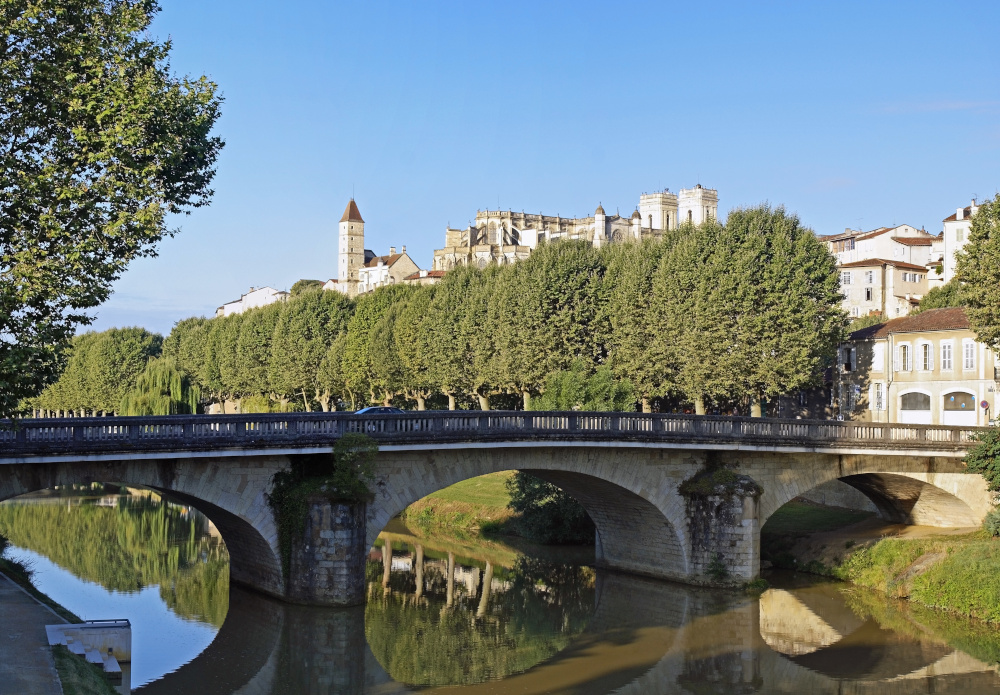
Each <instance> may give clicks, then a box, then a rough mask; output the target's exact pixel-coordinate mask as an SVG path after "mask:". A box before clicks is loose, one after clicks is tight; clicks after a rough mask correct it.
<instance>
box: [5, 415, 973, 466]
mask: <svg viewBox="0 0 1000 695" xmlns="http://www.w3.org/2000/svg"><path fill="white" fill-rule="evenodd" d="M980 429H981V428H968V427H945V426H938V425H901V424H887V423H869V422H836V421H827V420H785V419H762V418H749V417H724V416H698V415H679V414H664V413H621V412H615V413H581V412H524V411H418V412H412V413H401V414H387V415H356V414H354V413H291V414H244V415H171V416H157V417H98V418H64V419H63V418H60V419H51V418H46V419H29V420H19V421H14V422H10V421H7V422H5V423H0V463H2V462H4V461H8V462H10V461H12V460H13V459H17V460H19V461H23V460H24V458H23V457H31V456H40V455H58V454H106V453H136V452H143V451H149V452H166V451H179V452H180V451H194V450H198V451H205V450H208V451H215V450H225V449H246V448H255V449H267V448H275V449H287V448H290V447H292V448H300V447H309V446H317V447H321V446H330V445H332V444H333V442H334V441H336V440H337V439H338V438H339V437H341V436H342V435H344V434H346V433H350V432H360V433H364V434H367V435H369V436H371V437H372V438H373V439H375V440H376V441H378V442H379V443H380V444H382V445H421V444H424V445H446V444H460V443H464V444H469V443H483V444H489V443H491V442H514V443H516V442H526V443H529V442H530V443H538V442H568V441H573V442H581V441H588V442H609V443H627V442H635V443H647V444H654V445H655V444H662V445H668V446H669V445H684V444H690V445H698V446H702V447H709V448H710V447H712V446H722V447H726V448H739V447H741V446H743V447H754V446H756V447H768V448H770V447H781V448H801V449H806V450H826V451H829V450H834V449H852V448H853V449H864V450H873V451H878V450H902V451H911V450H912V451H931V452H940V453H942V454H951V455H955V454H956V453H960V452H963V451H964V450H965V449H967V448H968V447H969V446H970V445H971V444H972V443H973V441H974V435H975V434H976V432H977V431H979V430H980Z"/></svg>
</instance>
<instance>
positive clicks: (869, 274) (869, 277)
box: [865, 270, 875, 285]
mask: <svg viewBox="0 0 1000 695" xmlns="http://www.w3.org/2000/svg"><path fill="white" fill-rule="evenodd" d="M865 282H866V283H868V284H869V285H871V284H872V283H874V282H875V271H874V270H866V271H865Z"/></svg>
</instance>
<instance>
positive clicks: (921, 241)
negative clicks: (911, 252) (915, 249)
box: [892, 236, 934, 246]
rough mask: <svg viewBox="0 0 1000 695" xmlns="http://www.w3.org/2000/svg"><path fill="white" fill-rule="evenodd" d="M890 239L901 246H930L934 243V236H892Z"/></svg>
mask: <svg viewBox="0 0 1000 695" xmlns="http://www.w3.org/2000/svg"><path fill="white" fill-rule="evenodd" d="M892 240H893V241H896V242H899V243H900V244H902V245H903V246H930V245H931V244H933V243H934V237H929V236H918V237H912V236H894V237H893V238H892Z"/></svg>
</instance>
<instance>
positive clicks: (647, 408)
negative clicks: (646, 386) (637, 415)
mask: <svg viewBox="0 0 1000 695" xmlns="http://www.w3.org/2000/svg"><path fill="white" fill-rule="evenodd" d="M642 412H644V413H651V412H653V404H652V403H650V401H649V398H648V397H647V396H643V397H642Z"/></svg>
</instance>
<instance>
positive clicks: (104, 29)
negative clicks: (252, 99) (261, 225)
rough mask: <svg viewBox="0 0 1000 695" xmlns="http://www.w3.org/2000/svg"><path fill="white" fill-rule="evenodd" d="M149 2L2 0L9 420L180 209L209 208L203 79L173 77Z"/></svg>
mask: <svg viewBox="0 0 1000 695" xmlns="http://www.w3.org/2000/svg"><path fill="white" fill-rule="evenodd" d="M158 9H159V8H158V6H157V4H156V3H155V2H154V1H153V0H3V1H2V2H0V416H7V415H10V414H13V413H15V412H16V410H17V408H18V405H19V403H21V402H22V401H23V399H25V398H28V397H31V396H35V395H37V394H39V393H40V392H41V391H42V390H43V389H44V388H45V386H46V385H47V384H50V383H52V382H53V381H55V380H56V378H57V377H58V374H59V372H60V371H61V369H62V367H63V366H64V362H65V358H66V355H65V350H66V348H67V347H68V345H69V343H70V339H71V337H72V335H73V333H74V332H75V330H76V328H77V327H78V326H80V325H86V324H87V323H89V322H90V321H91V320H92V316H91V315H90V314H89V313H88V310H90V309H93V308H94V307H96V306H98V305H99V304H101V303H102V302H103V301H104V300H106V299H107V298H108V296H109V295H110V293H111V287H112V283H113V282H114V281H115V280H116V279H117V278H118V277H119V276H120V275H121V273H122V272H123V271H124V270H125V268H126V267H127V266H128V264H129V262H131V261H132V260H133V259H135V258H137V257H140V256H148V255H152V254H154V253H155V247H156V244H157V242H159V241H160V240H161V239H162V238H163V237H164V236H168V235H170V234H173V233H174V231H176V230H172V229H170V228H169V227H168V216H169V215H170V214H171V213H184V212H189V211H190V210H191V209H192V208H196V207H199V206H202V205H205V204H207V203H208V201H209V199H210V197H211V195H212V190H211V189H210V187H209V186H210V183H211V181H212V178H213V176H214V174H215V162H216V159H217V157H218V154H219V151H220V150H221V148H222V144H223V143H222V141H221V140H220V139H219V138H218V137H213V136H212V135H211V134H210V133H211V130H212V127H213V126H214V124H215V121H216V119H217V118H218V116H219V106H220V101H221V99H220V97H219V96H218V95H217V94H216V85H215V84H213V83H212V82H210V81H209V80H208V79H206V78H204V77H201V78H197V79H190V78H186V77H185V78H177V77H174V76H173V75H172V74H171V70H170V64H169V61H168V57H169V52H170V42H169V41H167V42H157V41H156V40H154V39H153V38H151V37H150V35H149V34H148V29H149V25H150V22H151V21H152V18H153V16H154V15H155V14H156V12H157V11H158Z"/></svg>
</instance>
